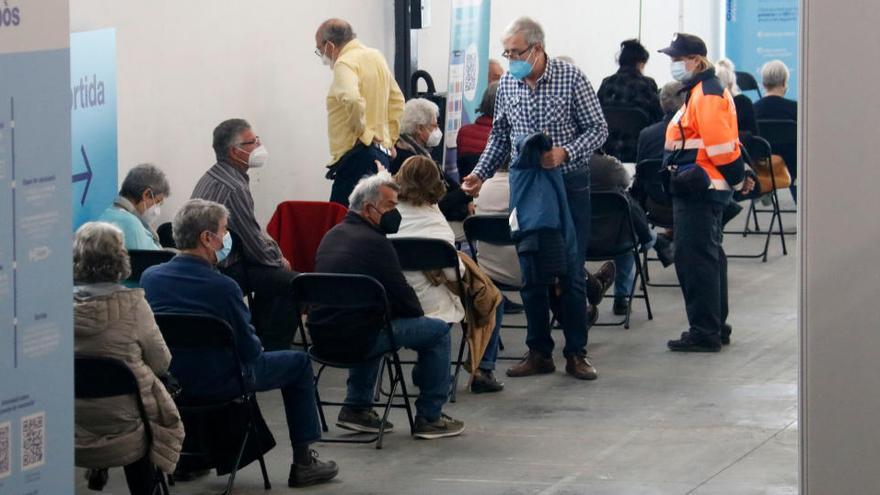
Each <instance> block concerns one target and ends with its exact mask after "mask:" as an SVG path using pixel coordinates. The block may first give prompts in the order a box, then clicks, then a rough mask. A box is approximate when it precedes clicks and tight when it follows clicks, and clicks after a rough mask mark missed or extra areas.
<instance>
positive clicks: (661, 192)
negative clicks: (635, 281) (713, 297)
mask: <svg viewBox="0 0 880 495" xmlns="http://www.w3.org/2000/svg"><path fill="white" fill-rule="evenodd" d="M662 171H663V160H660V159H653V158H652V159H648V160H642V161H641V162H639V163H638V164H636V175H635V181H634V182H633V184H634V186H633V188H634V189H635V188H636V185H638V190H637V191H636V190H634V191H633V193H634V197H635V198H636V199H637V200H638V202H639V205H640V206H641V207H642V209H643V210H645V215H647V217H648V223H650V224H651V225H653V226H654V227H660V228H663V229H672V228H673V227H674V223H675V222H674V219H673V216H672V197H671V196H670V195H669V192H668V191H667V190H666V185H665V184H664V182H663V179H662V177H661V175H660V174H661V172H662ZM649 261H660V260H659V259H658V258H656V257H652V256H649V255H648V252H647V251H644V252H643V253H642V271H643V275H644V277H645V285H648V286H650V287H680V285H679V284H677V283H675V284H658V283H655V282H651V275H650V272H649V271H648V262H649Z"/></svg>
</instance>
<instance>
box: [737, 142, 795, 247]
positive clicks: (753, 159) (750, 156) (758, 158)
mask: <svg viewBox="0 0 880 495" xmlns="http://www.w3.org/2000/svg"><path fill="white" fill-rule="evenodd" d="M740 139H741V141H742V149H743V151H744V153H743V159H745V160H746V161H747V162H748V163H749V165H750V166H751V167H752V169H754V170H756V171H757V170H759V169H761V168H767V169H770V156H771V155H772V150H771V148H770V143H768V142H767V141H766V140H765V139H764V138H762V137H759V136H749V135H743V136H741V137H740ZM769 171H770V179H771V184H772V190H771V191H769V192H768V193H766V194H768V195H769V196H770V204H771V206H772V208H771V209H769V210H766V211H767V212H768V213H772V215H771V217H770V226H769V228H768V229H767V230H766V231H763V232H761V233H760V234H762V235H764V236H765V238H764V249H763V250H761V252H759V253H756V254H728V255H727V257H728V258H745V259H757V258H761V261H762V262H764V263H766V262H767V253H768V251H769V249H770V238H771V237H772V236H773V234H774V232H773V225H774V223H778V225H779V230H778V236H779V240H780V241H781V242H782V254H783V255H787V254H788V248H787V247H786V245H785V234H784V230H783V227H782V213H781V211H780V209H779V196H778V195H777V194H776V178H775V177H774V175H773V171H772V169H770V170H769ZM762 192H763V191H762ZM755 201H757V200H756V199H751V200H750V204H751V205H750V207H749V215H750V216H754V218H755V224H756V225H757V221H758V220H757V213H758V211H759V209H758V208H757V207H756V206H755ZM760 211H764V210H760ZM748 226H749V218H748V216H747V217H746V225H745V227H743V231H742V235H743V237H745V236H746V235H748ZM725 233H728V234H730V233H735V232H729V231H727V232H725ZM753 233H754V232H753Z"/></svg>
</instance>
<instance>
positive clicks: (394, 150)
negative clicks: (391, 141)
mask: <svg viewBox="0 0 880 495" xmlns="http://www.w3.org/2000/svg"><path fill="white" fill-rule="evenodd" d="M388 151H390V152H391V159H392V160H397V147H396V146H392V147H391V149H390V150H388Z"/></svg>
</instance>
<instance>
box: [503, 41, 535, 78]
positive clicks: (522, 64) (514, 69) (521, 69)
mask: <svg viewBox="0 0 880 495" xmlns="http://www.w3.org/2000/svg"><path fill="white" fill-rule="evenodd" d="M534 49H535V48H534V47H532V48H531V49H530V50H529V51H530V52H531V51H532V50H534ZM531 57H532V55H531V53H530V54H529V56H528V57H526V59H525V60H511V61H510V71H509V72H510V75H511V76H513V77H515V78H517V79H525V78H526V77H528V75H529V74H531V73H532V70H533V69H534V68H535V66H534V65H532V63H531V62H529V59H530V58H531Z"/></svg>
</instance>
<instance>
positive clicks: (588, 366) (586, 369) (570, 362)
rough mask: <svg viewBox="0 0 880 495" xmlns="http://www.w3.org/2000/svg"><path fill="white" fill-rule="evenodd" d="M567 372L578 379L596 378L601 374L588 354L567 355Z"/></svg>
mask: <svg viewBox="0 0 880 495" xmlns="http://www.w3.org/2000/svg"><path fill="white" fill-rule="evenodd" d="M565 372H566V373H568V374H569V375H571V376H573V377H575V378H577V379H578V380H595V379H596V378H597V377H598V376H599V375H598V374H597V373H596V368H595V367H593V364H592V363H591V362H590V361H589V360H588V359H587V358H586V356H566V358H565Z"/></svg>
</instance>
